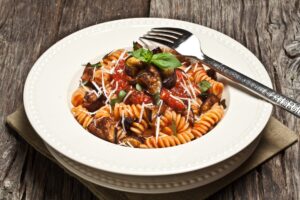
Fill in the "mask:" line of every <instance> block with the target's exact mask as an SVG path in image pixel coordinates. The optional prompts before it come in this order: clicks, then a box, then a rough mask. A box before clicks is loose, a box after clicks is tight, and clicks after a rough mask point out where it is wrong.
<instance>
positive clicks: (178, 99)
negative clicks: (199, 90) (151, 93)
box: [170, 94, 184, 104]
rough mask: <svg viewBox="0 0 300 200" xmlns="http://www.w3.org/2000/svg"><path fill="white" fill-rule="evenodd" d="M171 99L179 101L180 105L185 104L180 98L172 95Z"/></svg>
mask: <svg viewBox="0 0 300 200" xmlns="http://www.w3.org/2000/svg"><path fill="white" fill-rule="evenodd" d="M170 97H172V98H173V99H175V100H177V101H179V102H180V103H182V104H184V103H183V101H182V100H181V99H180V98H178V97H176V96H174V95H172V94H170Z"/></svg>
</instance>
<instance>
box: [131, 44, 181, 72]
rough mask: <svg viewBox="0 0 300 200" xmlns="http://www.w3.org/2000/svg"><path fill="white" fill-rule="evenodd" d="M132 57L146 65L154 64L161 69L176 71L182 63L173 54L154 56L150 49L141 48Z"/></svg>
mask: <svg viewBox="0 0 300 200" xmlns="http://www.w3.org/2000/svg"><path fill="white" fill-rule="evenodd" d="M132 56H133V57H135V58H137V59H139V60H141V61H143V62H146V63H152V64H154V65H155V66H157V67H158V68H160V69H174V68H176V67H180V66H181V63H180V61H179V60H178V59H177V58H176V56H174V55H173V54H171V53H157V54H153V52H152V51H150V50H149V49H144V48H140V49H138V50H135V51H133V52H132Z"/></svg>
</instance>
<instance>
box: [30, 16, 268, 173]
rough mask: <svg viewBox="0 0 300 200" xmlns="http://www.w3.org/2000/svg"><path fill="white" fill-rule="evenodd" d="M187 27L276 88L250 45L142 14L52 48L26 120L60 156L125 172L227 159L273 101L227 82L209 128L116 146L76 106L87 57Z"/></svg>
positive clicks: (39, 65)
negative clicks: (160, 30)
mask: <svg viewBox="0 0 300 200" xmlns="http://www.w3.org/2000/svg"><path fill="white" fill-rule="evenodd" d="M161 26H172V27H179V28H184V29H187V30H189V31H191V32H193V33H194V34H195V35H196V36H197V37H199V39H200V40H201V46H202V48H203V51H204V52H205V53H206V54H207V55H209V56H211V57H213V58H215V59H217V60H219V61H220V62H223V63H225V64H227V65H229V66H230V67H232V68H234V69H236V70H237V71H240V72H242V73H244V74H246V75H248V76H249V77H251V78H253V79H255V80H257V81H259V82H261V83H263V84H265V85H266V86H268V87H272V84H271V81H270V78H269V76H268V73H267V72H266V70H265V68H264V67H263V65H262V64H261V63H260V62H259V60H258V59H257V58H256V57H255V56H254V55H253V54H252V53H251V52H250V51H249V50H247V49H246V48H245V47H244V46H242V45H241V44H239V43H238V42H236V41H235V40H233V39H231V38H229V37H228V36H226V35H224V34H222V33H219V32H217V31H215V30H212V29H209V28H206V27H203V26H200V25H197V24H193V23H189V22H184V21H177V20H170V19H158V18H138V19H124V20H118V21H112V22H107V23H103V24H98V25H95V26H91V27H88V28H85V29H83V30H80V31H78V32H75V33H73V34H71V35H69V36H67V37H66V38H64V39H62V40H61V41H59V42H57V43H56V44H54V45H53V46H52V47H51V48H49V49H48V50H47V51H46V52H45V53H44V54H43V55H42V56H41V57H40V58H39V59H38V60H37V61H36V63H35V64H34V66H33V68H32V70H31V71H30V73H29V75H28V77H27V80H26V84H25V89H24V105H25V110H26V114H27V116H28V119H29V121H30V123H31V124H32V126H33V127H34V129H35V130H36V132H37V133H38V134H39V135H40V137H41V138H42V139H43V140H44V141H45V142H46V143H47V144H48V145H49V146H51V147H52V148H53V149H55V150H56V151H58V152H59V153H61V154H62V155H64V156H66V157H68V158H70V159H72V160H74V161H76V162H78V163H81V164H83V165H86V166H89V167H92V168H95V169H98V170H102V171H107V172H111V173H118V174H125V175H142V176H159V175H171V174H178V173H185V172H190V171H193V170H198V169H202V168H205V167H209V166H211V165H214V164H216V163H219V162H221V161H224V160H226V159H228V158H230V157H232V156H233V155H235V154H237V153H238V152H240V151H241V150H243V149H244V148H245V147H246V146H248V145H249V144H250V143H252V142H253V141H254V140H255V139H256V138H257V137H258V136H259V134H260V132H261V131H262V129H263V127H264V126H265V125H266V123H267V121H268V119H269V117H270V115H271V111H272V105H270V104H269V103H266V102H265V101H263V100H261V99H259V98H256V97H255V96H253V95H251V94H249V93H247V92H245V91H243V90H241V89H240V88H239V87H237V86H236V85H235V84H234V83H231V82H230V81H228V82H226V83H225V85H226V91H227V92H225V93H226V95H228V97H227V103H228V104H229V105H228V109H227V111H226V114H225V117H224V118H223V119H222V121H221V122H220V123H219V124H218V125H217V126H216V127H215V128H214V129H213V130H211V131H210V132H209V133H208V134H207V135H205V136H204V137H201V138H200V139H197V140H195V141H192V142H190V143H187V144H184V145H179V146H176V147H171V148H164V149H134V148H126V147H122V146H118V145H115V144H112V143H109V142H106V141H104V140H102V139H99V138H97V137H95V136H94V135H92V134H89V133H88V132H87V131H86V130H84V129H83V128H82V127H81V126H80V125H79V124H78V123H77V122H76V120H75V119H74V118H73V116H72V114H71V112H70V106H69V102H70V95H71V91H72V90H73V89H74V83H76V81H77V80H78V72H79V71H80V70H82V66H81V64H82V63H87V62H88V61H90V60H91V58H95V57H97V56H99V55H103V54H105V53H107V52H109V51H111V50H113V49H117V48H120V47H128V46H130V45H131V44H132V41H134V40H136V39H137V38H138V37H139V36H141V35H143V34H145V33H146V32H147V31H148V30H150V28H152V27H161Z"/></svg>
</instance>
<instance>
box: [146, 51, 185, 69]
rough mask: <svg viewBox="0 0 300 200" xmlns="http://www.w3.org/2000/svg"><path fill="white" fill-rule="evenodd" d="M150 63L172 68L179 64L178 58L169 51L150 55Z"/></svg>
mask: <svg viewBox="0 0 300 200" xmlns="http://www.w3.org/2000/svg"><path fill="white" fill-rule="evenodd" d="M151 63H153V64H154V65H156V66H157V67H159V68H160V69H169V68H171V69H174V68H176V67H180V66H181V63H180V62H179V60H178V59H177V58H176V57H175V56H174V55H173V54H171V53H158V54H154V55H153V56H152V59H151Z"/></svg>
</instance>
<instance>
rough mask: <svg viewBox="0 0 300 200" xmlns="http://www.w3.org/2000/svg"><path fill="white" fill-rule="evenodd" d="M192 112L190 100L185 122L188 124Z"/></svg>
mask: <svg viewBox="0 0 300 200" xmlns="http://www.w3.org/2000/svg"><path fill="white" fill-rule="evenodd" d="M190 110H191V100H190V99H189V100H188V108H187V116H186V119H185V122H187V121H188V119H189V116H190Z"/></svg>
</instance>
